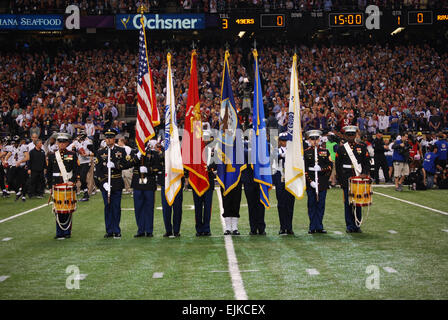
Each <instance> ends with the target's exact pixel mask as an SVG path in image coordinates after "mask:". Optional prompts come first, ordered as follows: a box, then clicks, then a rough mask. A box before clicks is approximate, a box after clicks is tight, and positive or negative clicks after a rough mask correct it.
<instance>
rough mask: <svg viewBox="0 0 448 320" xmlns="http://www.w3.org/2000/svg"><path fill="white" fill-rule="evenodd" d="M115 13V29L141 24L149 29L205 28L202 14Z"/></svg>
mask: <svg viewBox="0 0 448 320" xmlns="http://www.w3.org/2000/svg"><path fill="white" fill-rule="evenodd" d="M141 16H142V15H141V14H117V15H116V16H115V28H116V29H117V30H138V29H141V27H142V24H144V25H145V27H146V29H149V30H198V29H205V15H204V14H144V15H143V22H141V21H140V20H141V19H140V18H141Z"/></svg>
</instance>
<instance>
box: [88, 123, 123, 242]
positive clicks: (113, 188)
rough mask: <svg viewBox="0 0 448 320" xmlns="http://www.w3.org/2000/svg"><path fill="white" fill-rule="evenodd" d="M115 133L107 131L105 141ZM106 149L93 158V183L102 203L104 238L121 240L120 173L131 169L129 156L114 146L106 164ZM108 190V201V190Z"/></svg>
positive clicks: (121, 188) (99, 151)
mask: <svg viewBox="0 0 448 320" xmlns="http://www.w3.org/2000/svg"><path fill="white" fill-rule="evenodd" d="M116 134H117V133H116V131H115V130H113V129H108V130H107V131H106V132H105V133H104V135H105V136H106V139H115V136H116ZM108 149H109V147H108V146H106V147H105V148H101V149H100V150H98V152H97V155H96V158H95V182H96V185H97V187H98V188H99V189H100V190H101V194H102V196H103V201H104V221H105V225H106V234H105V235H104V237H105V238H110V237H114V238H121V229H120V220H121V194H122V190H123V188H124V181H123V178H122V174H121V171H122V170H123V169H128V168H130V167H132V163H131V161H130V160H131V156H130V155H126V150H125V149H124V148H121V147H119V146H117V145H115V142H114V144H113V145H112V147H110V162H109V163H108ZM108 166H110V167H111V177H110V180H111V183H110V185H109V183H108ZM109 188H110V199H109V194H108V190H109Z"/></svg>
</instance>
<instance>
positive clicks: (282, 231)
mask: <svg viewBox="0 0 448 320" xmlns="http://www.w3.org/2000/svg"><path fill="white" fill-rule="evenodd" d="M278 234H279V235H281V236H285V235H287V233H286V230H280V231H279V232H278Z"/></svg>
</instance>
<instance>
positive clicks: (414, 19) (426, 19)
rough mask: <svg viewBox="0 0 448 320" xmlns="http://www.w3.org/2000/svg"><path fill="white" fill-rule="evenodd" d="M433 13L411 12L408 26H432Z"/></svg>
mask: <svg viewBox="0 0 448 320" xmlns="http://www.w3.org/2000/svg"><path fill="white" fill-rule="evenodd" d="M432 22H433V21H432V11H409V12H408V25H423V24H432Z"/></svg>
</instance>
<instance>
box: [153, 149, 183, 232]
mask: <svg viewBox="0 0 448 320" xmlns="http://www.w3.org/2000/svg"><path fill="white" fill-rule="evenodd" d="M159 152H160V153H159V154H160V155H161V158H160V168H161V171H160V173H159V175H158V177H157V179H158V183H159V184H160V186H161V188H162V191H161V198H162V211H163V223H164V224H165V231H166V232H165V234H164V235H163V236H164V237H171V236H174V237H179V236H180V225H181V222H182V202H183V189H184V185H185V178H184V177H182V180H181V181H182V186H181V188H180V190H179V192H178V193H177V195H176V197H175V198H174V201H173V205H172V206H170V205H169V204H168V202H167V201H166V197H165V174H164V172H165V158H164V157H163V153H162V151H159Z"/></svg>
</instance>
